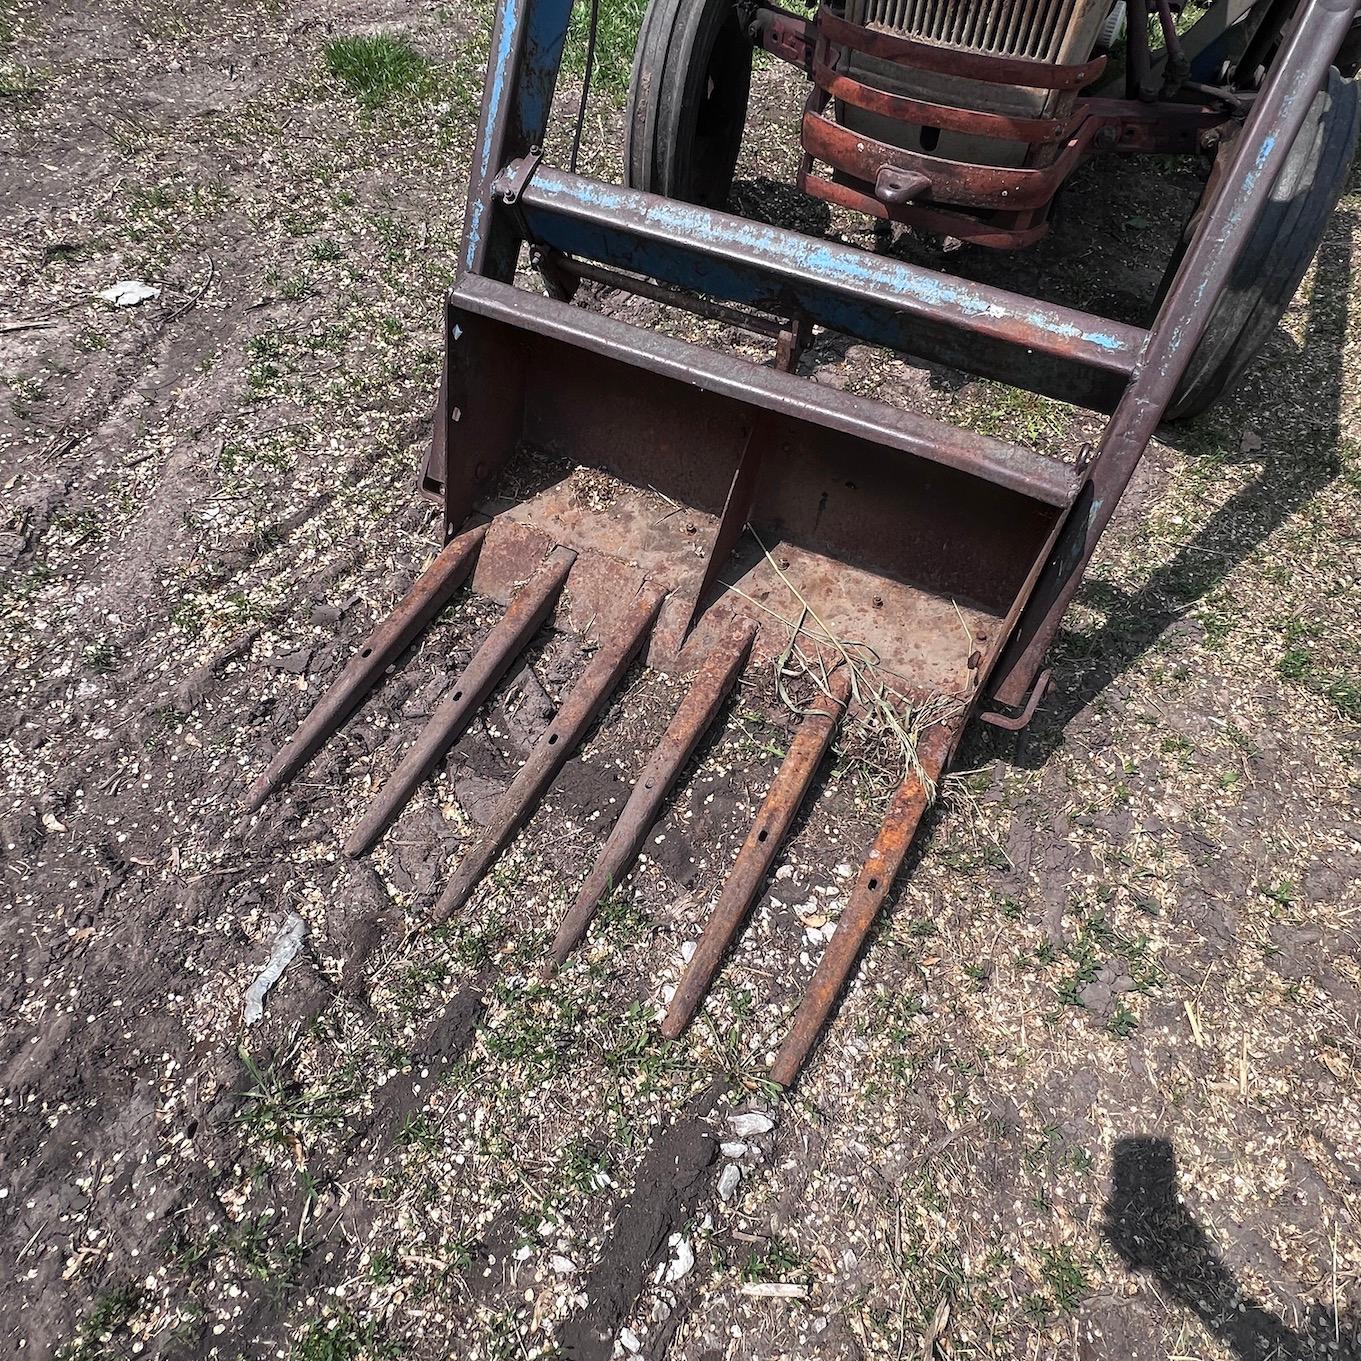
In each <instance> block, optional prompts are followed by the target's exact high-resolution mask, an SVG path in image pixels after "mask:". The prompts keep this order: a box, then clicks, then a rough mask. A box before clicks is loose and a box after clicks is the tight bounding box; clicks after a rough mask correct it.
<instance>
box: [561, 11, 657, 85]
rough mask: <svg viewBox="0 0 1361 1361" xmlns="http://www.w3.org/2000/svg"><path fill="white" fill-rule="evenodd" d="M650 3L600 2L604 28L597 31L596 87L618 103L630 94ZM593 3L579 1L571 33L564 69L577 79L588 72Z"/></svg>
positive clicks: (594, 81)
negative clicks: (634, 58)
mask: <svg viewBox="0 0 1361 1361" xmlns="http://www.w3.org/2000/svg"><path fill="white" fill-rule="evenodd" d="M646 9H647V0H600V25H599V27H598V28H597V30H596V47H595V78H594V80H593V82H592V84H593V87H594V88H595V89H597V90H601V91H603V92H605V93H607V94H609V95H612V96H613V97H614V98H615V99H622V98H623V97H624V95H625V94H627V93H628V88H629V77H630V76H631V75H632V73H633V52H634V49H635V48H636V47H637V45H638V30H639V28H640V27H641V26H642V22H643V12H644V11H645V10H646ZM590 24H591V5H590V0H578V2H577V4H576V5H575V6H574V7H573V10H572V26H571V27H570V28H569V29H568V30H567V50H566V52H564V54H563V66H564V67H565V68H566V69H567V70H568V71H570V72H571V73H572V74H573V75H577V76H579V75H581V74H582V73H583V72H584V71H585V70H586V39H587V35H588V33H589V32H590Z"/></svg>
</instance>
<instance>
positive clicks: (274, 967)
mask: <svg viewBox="0 0 1361 1361" xmlns="http://www.w3.org/2000/svg"><path fill="white" fill-rule="evenodd" d="M306 935H307V923H306V922H305V921H303V919H302V918H301V917H300V916H298V914H297V913H296V912H290V913H289V914H288V916H287V917H285V918H284V924H283V925H282V926H281V927H280V928H279V934H278V935H277V936H275V937H274V944H273V946H272V947H271V949H270V952H269V959H268V960H267V961H266V963H265V967H264V968H263V969H261V970H260V972H259V973H258V974H257V975H256V976H255V982H254V983H252V984H251V985H250V987H248V988H247V989H246V995H245V999H244V1001H245V1021H246V1024H247V1025H256V1024H258V1023H259V1022H260V1021H261V1020H263V1019H264V1015H265V996H266V994H267V993H268V992H269V990H270V989H271V988H272V987H273V986H274V985H275V984H276V983H277V982H278V981H279V980H280V979H281V978H282V977H283V976H284V970H285V969H286V968H288V966H289V965H290V964H292V962H293V961H294V960H295V959H297V957H298V951H299V950H301V949H302V942H303V937H304V936H306Z"/></svg>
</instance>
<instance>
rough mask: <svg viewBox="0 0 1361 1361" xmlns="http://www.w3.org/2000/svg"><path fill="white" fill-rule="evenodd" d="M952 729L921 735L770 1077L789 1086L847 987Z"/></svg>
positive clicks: (904, 854) (928, 800)
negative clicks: (911, 765)
mask: <svg viewBox="0 0 1361 1361" xmlns="http://www.w3.org/2000/svg"><path fill="white" fill-rule="evenodd" d="M951 738H952V730H951V729H949V728H947V727H946V726H945V725H940V726H937V727H935V728H931V729H929V730H928V731H927V733H926V734H925V736H924V737H923V738H922V742H921V748H920V750H919V752H918V760H919V762H920V766H919V767H918V769H916V770H914V771H913V772H912V774H910V775H909V776H908V777H907V779H905V780H904V781H903V783H902V785H901V786H900V787H899V789H898V792H897V793H896V794H895V795H894V796H893V803H892V805H891V806H890V808H889V811H888V815H887V816H886V817H885V819H884V822H883V825H882V826H881V827H880V828H879V832H878V835H877V836H876V837H875V839H874V844H873V846H871V848H870V853H869V855H868V856H867V857H866V859H865V864H864V866H863V868H862V869H861V871H860V878H859V879H858V880H857V881H856V885H855V892H854V893H853V894H852V895H851V901H850V902H849V903H848V904H847V906H846V910H845V911H844V912H843V913H842V914H841V919H840V921H838V922H837V927H836V931H835V932H834V933H833V935H832V939H831V940H830V941H829V942H828V944H827V948H826V950H825V951H823V955H822V959H821V960H820V961H819V962H818V967H817V970H816V971H815V973H814V974H813V981H812V983H811V984H810V985H809V988H808V993H807V996H805V997H804V999H803V1002H802V1003H801V1004H800V1006H799V1009H798V1012H797V1013H796V1015H795V1017H794V1024H793V1026H792V1027H791V1028H790V1031H789V1035H788V1036H787V1037H786V1039H785V1042H784V1045H783V1046H782V1047H781V1049H780V1052H779V1054H778V1055H776V1058H775V1064H774V1066H773V1067H772V1068H771V1070H770V1076H771V1079H772V1080H773V1081H774V1082H776V1083H778V1084H779V1085H780V1086H781V1087H790V1086H792V1085H793V1083H794V1081H795V1079H796V1078H797V1077H798V1075H799V1072H800V1070H801V1069H802V1068H803V1065H804V1062H805V1061H806V1060H807V1058H808V1054H809V1052H810V1051H811V1050H812V1048H813V1045H814V1043H815V1042H816V1040H817V1037H818V1035H819V1034H820V1033H821V1031H822V1027H823V1026H824V1025H825V1024H826V1022H827V1018H828V1017H829V1016H830V1015H831V1013H832V1008H833V1007H834V1006H835V1005H836V1000H837V997H838V996H839V995H840V993H841V990H842V988H844V987H845V986H846V981H847V979H849V978H850V976H851V971H852V970H853V969H854V968H855V963H856V960H857V959H859V958H860V951H861V948H862V947H863V945H864V943H865V938H866V937H867V936H868V935H869V932H870V928H871V927H872V926H873V925H874V922H875V919H876V918H877V917H878V915H879V911H880V909H881V908H882V907H883V905H884V900H885V899H886V898H887V897H888V895H889V890H890V889H892V887H893V881H894V879H896V878H897V876H898V871H899V870H900V869H901V868H902V865H903V861H904V860H905V859H906V858H907V852H908V849H909V848H910V847H911V845H912V839H913V837H915V836H916V834H917V828H918V827H919V826H920V825H921V820H922V817H923V816H924V815H925V813H926V810H927V808H928V807H929V806H930V803H931V789H930V787H929V784H928V780H930V781H934V780H936V779H937V778H938V777H939V776H940V773H941V771H942V770H943V769H944V768H945V762H946V759H947V758H948V756H949V751H950V742H951Z"/></svg>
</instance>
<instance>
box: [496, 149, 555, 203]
mask: <svg viewBox="0 0 1361 1361" xmlns="http://www.w3.org/2000/svg"><path fill="white" fill-rule="evenodd" d="M542 163H543V148H542V147H541V146H536V147H531V148H530V149H529V155H528V156H521V157H520V158H519V159H518V160H515V161H512V162H511V163H510V164H509V165H508V166H506V168H505V169H504V170H503V171H502V172H501V173H500V174H499V175H498V176H497V177H496V179H495V181H494V182H493V184H492V193H494V194H495V195H496V196H497V197H498V198H499V199H500V200H501V202H502V203H504V204H505V205H506V206H507V207H508V208H513V207H514V206H515V205H516V204H517V203H518V202H519V201H520V195H521V194H522V193H523V192H524V188H525V186H526V185H527V184H528V183H529V182H530V180H532V179H533V178H534V172H535V171H536V170H537V169H538V168H539V166H540V165H541V164H542Z"/></svg>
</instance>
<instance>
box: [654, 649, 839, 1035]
mask: <svg viewBox="0 0 1361 1361" xmlns="http://www.w3.org/2000/svg"><path fill="white" fill-rule="evenodd" d="M831 690H832V693H831V694H830V695H826V696H823V697H822V698H821V700H820V701H819V702H818V703H817V704H815V706H814V708H813V709H812V710H811V711H810V712H808V713H806V714H805V715H804V716H803V720H802V722H801V723H800V724H799V730H798V732H797V733H796V734H795V737H794V741H793V742H792V743H791V744H790V748H789V753H788V755H786V757H785V759H784V762H783V763H782V764H781V766H780V769H779V771H778V772H777V773H776V775H775V779H774V780H773V781H772V782H771V786H770V789H769V790H768V791H767V793H766V796H765V799H764V800H763V801H762V803H761V808H760V811H759V812H758V813H757V814H756V820H755V821H754V822H753V823H752V826H751V831H750V832H748V833H747V839H746V841H745V842H744V843H743V844H742V849H741V850H740V851H739V852H738V853H737V859H736V861H735V862H734V864H733V867H732V870H731V872H730V873H729V875H728V879H727V882H726V883H725V884H724V886H723V892H722V894H721V895H720V896H719V899H718V902H717V903H716V904H715V906H714V910H713V912H712V913H711V914H710V916H709V920H708V922H707V923H706V924H705V927H704V933H703V935H701V936H700V939H699V944H698V945H697V946H696V947H695V953H694V954H693V955H692V956H691V959H690V963H689V964H688V965H687V966H686V969H685V972H684V973H683V974H682V975H681V980H680V983H679V984H678V985H677V987H676V992H675V995H674V996H673V997H672V999H671V1006H670V1007H669V1009H668V1010H667V1013H666V1019H665V1020H664V1021H663V1022H662V1035H663V1036H664V1037H665V1038H666V1039H668V1040H674V1039H678V1038H679V1037H680V1036H681V1035H682V1034H683V1033H684V1031H685V1028H686V1027H687V1026H688V1025H689V1024H690V1022H691V1020H692V1019H693V1017H694V1014H695V1012H696V1011H697V1010H698V1009H699V1006H700V1003H701V1002H703V1000H704V997H705V994H706V993H707V992H708V991H709V986H710V984H711V983H712V982H713V979H714V975H715V974H716V973H717V972H718V969H719V966H720V965H721V964H722V962H723V956H724V954H725V953H726V952H727V949H728V946H729V945H730V944H731V943H732V940H733V937H734V936H735V935H736V934H737V932H738V930H739V928H740V927H741V925H742V923H743V922H744V921H745V920H746V918H747V914H748V913H749V912H750V911H751V905H752V903H753V902H754V901H755V899H756V895H757V893H759V892H760V889H761V885H762V884H763V883H764V882H765V879H766V876H767V875H768V874H769V873H770V867H771V865H773V864H774V862H775V857H776V856H777V855H778V854H779V853H780V849H781V847H782V846H783V845H784V842H785V838H786V837H787V836H788V835H789V829H790V828H791V827H792V826H793V824H794V818H795V817H796V816H797V814H798V811H799V808H800V807H801V806H802V804H803V801H804V800H805V799H806V798H807V797H808V791H809V790H810V789H811V788H812V785H813V779H814V777H815V776H816V775H817V772H818V767H819V766H820V765H821V764H822V758H823V757H824V756H825V755H826V754H827V748H828V746H829V745H830V744H831V741H832V735H833V733H835V732H836V728H837V724H838V723H839V722H840V721H841V717H842V715H843V714H844V713H845V712H846V704H847V701H848V700H849V699H850V693H851V674H850V671H849V670H848V669H847V668H845V667H839V668H838V669H837V670H836V671H834V672H833V673H832V677H831Z"/></svg>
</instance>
